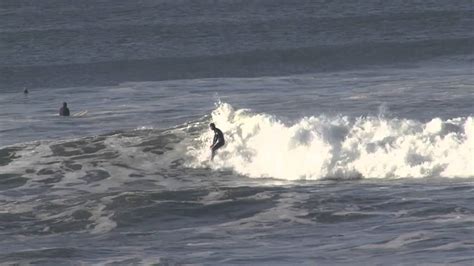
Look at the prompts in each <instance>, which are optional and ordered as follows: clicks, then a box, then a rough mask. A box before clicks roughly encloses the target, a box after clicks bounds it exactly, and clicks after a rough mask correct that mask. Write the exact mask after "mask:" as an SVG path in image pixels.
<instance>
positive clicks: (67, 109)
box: [59, 102, 70, 116]
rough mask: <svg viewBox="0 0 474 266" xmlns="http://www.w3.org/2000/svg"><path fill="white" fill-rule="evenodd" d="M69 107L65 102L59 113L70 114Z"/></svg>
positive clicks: (61, 114)
mask: <svg viewBox="0 0 474 266" xmlns="http://www.w3.org/2000/svg"><path fill="white" fill-rule="evenodd" d="M69 114H70V113H69V108H67V103H66V102H63V107H61V109H59V115H60V116H69Z"/></svg>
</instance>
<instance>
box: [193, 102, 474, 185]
mask: <svg viewBox="0 0 474 266" xmlns="http://www.w3.org/2000/svg"><path fill="white" fill-rule="evenodd" d="M211 120H212V121H213V122H214V123H216V125H217V126H218V128H220V129H221V130H222V131H223V132H224V134H225V137H226V145H225V146H224V147H223V148H222V149H221V150H220V151H219V153H218V155H217V156H216V158H215V160H214V162H213V163H212V164H209V155H210V152H209V144H210V142H211V138H212V132H210V131H208V130H206V131H203V132H202V134H201V135H200V136H199V137H198V138H197V139H195V141H194V142H195V143H196V145H197V147H194V148H191V149H190V150H189V151H188V154H189V155H191V157H192V158H193V160H192V162H190V164H189V165H190V166H192V167H203V166H208V165H210V166H211V167H212V168H214V169H232V170H234V171H236V172H238V173H240V174H244V175H247V176H250V177H271V178H278V179H286V180H298V179H307V180H315V179H323V178H343V179H348V178H361V177H364V178H404V177H431V176H436V177H473V176H474V120H473V117H472V116H469V117H459V118H453V119H448V120H442V119H440V118H433V119H432V120H431V121H429V122H427V123H423V122H420V121H415V120H409V119H400V118H385V117H382V116H380V117H358V118H351V117H347V116H337V117H328V116H325V115H319V116H311V117H303V118H301V119H299V120H298V121H296V122H294V123H292V124H288V123H284V122H282V121H281V119H278V117H275V116H273V115H270V114H265V113H255V112H252V111H250V110H247V109H234V108H233V107H232V106H231V105H229V104H226V103H220V104H219V105H218V106H217V108H216V109H215V110H214V111H213V112H212V114H211Z"/></svg>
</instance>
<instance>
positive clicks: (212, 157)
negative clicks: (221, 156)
mask: <svg viewBox="0 0 474 266" xmlns="http://www.w3.org/2000/svg"><path fill="white" fill-rule="evenodd" d="M222 146H224V143H217V144H216V145H214V147H212V155H211V161H212V160H214V156H215V155H216V151H217V150H218V149H219V148H220V147H222Z"/></svg>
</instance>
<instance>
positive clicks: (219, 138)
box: [209, 123, 225, 161]
mask: <svg viewBox="0 0 474 266" xmlns="http://www.w3.org/2000/svg"><path fill="white" fill-rule="evenodd" d="M209 127H210V128H211V130H212V131H214V139H213V140H212V145H211V151H212V155H211V161H212V160H214V156H215V155H216V151H217V150H218V149H219V148H220V147H222V146H224V144H225V140H224V134H222V131H221V130H220V129H218V128H217V127H216V125H215V124H214V123H210V124H209Z"/></svg>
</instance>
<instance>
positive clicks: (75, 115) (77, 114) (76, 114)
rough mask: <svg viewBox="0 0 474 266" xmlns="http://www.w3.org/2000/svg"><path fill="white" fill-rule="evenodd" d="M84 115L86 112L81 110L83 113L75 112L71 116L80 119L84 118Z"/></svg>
mask: <svg viewBox="0 0 474 266" xmlns="http://www.w3.org/2000/svg"><path fill="white" fill-rule="evenodd" d="M86 114H87V110H83V111H80V112H77V113H75V114H73V115H72V116H74V117H82V116H85V115H86Z"/></svg>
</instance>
